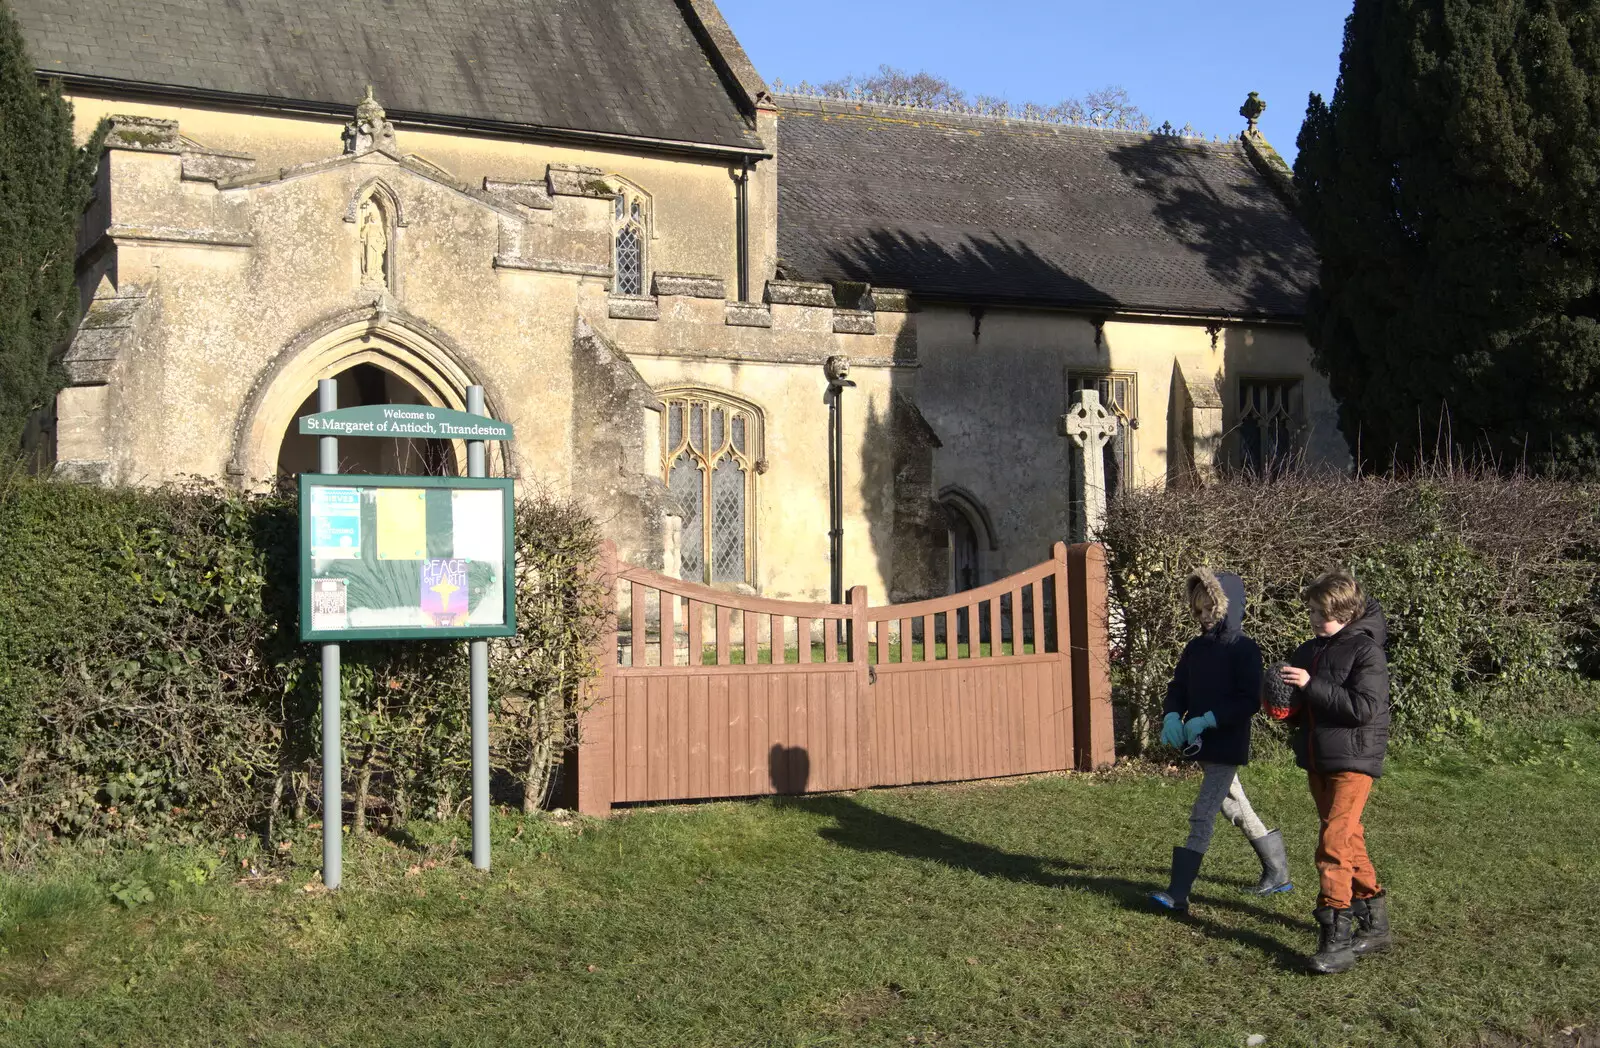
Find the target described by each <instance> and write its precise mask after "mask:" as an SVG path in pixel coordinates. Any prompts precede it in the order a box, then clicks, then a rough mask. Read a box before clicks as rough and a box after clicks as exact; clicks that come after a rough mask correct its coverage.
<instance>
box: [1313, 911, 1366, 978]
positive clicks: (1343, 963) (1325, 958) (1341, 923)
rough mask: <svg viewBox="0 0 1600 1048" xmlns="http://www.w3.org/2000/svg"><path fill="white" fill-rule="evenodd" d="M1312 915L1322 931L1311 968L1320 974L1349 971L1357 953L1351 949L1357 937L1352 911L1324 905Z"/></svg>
mask: <svg viewBox="0 0 1600 1048" xmlns="http://www.w3.org/2000/svg"><path fill="white" fill-rule="evenodd" d="M1311 915H1312V916H1313V917H1315V918H1316V919H1317V924H1318V925H1319V926H1320V929H1321V932H1322V937H1321V938H1320V939H1318V940H1317V952H1316V953H1314V954H1312V955H1311V960H1310V964H1311V970H1312V971H1314V972H1316V973H1318V974H1319V975H1332V974H1334V973H1335V972H1347V971H1349V970H1350V969H1351V967H1353V966H1354V965H1355V963H1356V955H1355V954H1354V953H1352V952H1351V950H1350V944H1351V942H1352V940H1353V939H1354V937H1355V930H1354V927H1353V925H1352V923H1351V920H1350V911H1349V910H1335V909H1333V908H1332V907H1328V906H1323V907H1320V908H1318V909H1316V910H1314V911H1312V914H1311Z"/></svg>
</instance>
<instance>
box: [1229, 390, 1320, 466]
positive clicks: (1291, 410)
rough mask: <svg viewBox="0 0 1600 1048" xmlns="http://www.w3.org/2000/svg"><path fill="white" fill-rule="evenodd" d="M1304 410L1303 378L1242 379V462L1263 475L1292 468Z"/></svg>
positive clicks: (1240, 451)
mask: <svg viewBox="0 0 1600 1048" xmlns="http://www.w3.org/2000/svg"><path fill="white" fill-rule="evenodd" d="M1303 413H1304V404H1303V402H1302V396H1301V387H1300V380H1299V379H1297V378H1274V379H1243V380H1241V381H1240V383H1239V464H1240V465H1242V466H1243V467H1244V468H1245V469H1246V470H1249V471H1250V472H1252V473H1256V474H1259V475H1261V476H1271V475H1273V474H1276V473H1281V472H1283V471H1284V470H1287V469H1289V468H1291V467H1292V466H1293V465H1294V458H1295V453H1296V441H1297V439H1298V437H1299V434H1300V423H1301V419H1302V418H1303V417H1304V414H1303Z"/></svg>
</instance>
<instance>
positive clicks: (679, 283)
mask: <svg viewBox="0 0 1600 1048" xmlns="http://www.w3.org/2000/svg"><path fill="white" fill-rule="evenodd" d="M723 286H724V285H723V282H722V278H721V277H714V276H710V275H708V274H704V273H657V274H656V275H655V279H654V281H653V283H652V290H653V293H654V294H657V295H685V296H688V297H689V298H727V297H728V296H727V293H726V292H725V291H724V290H723Z"/></svg>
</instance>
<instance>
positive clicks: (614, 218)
mask: <svg viewBox="0 0 1600 1048" xmlns="http://www.w3.org/2000/svg"><path fill="white" fill-rule="evenodd" d="M610 181H611V182H613V183H616V184H617V186H618V188H617V196H616V199H615V200H614V201H613V202H612V206H611V238H612V245H613V247H614V249H615V254H614V258H613V260H612V261H613V263H614V265H615V266H616V271H617V278H616V285H615V290H616V293H617V294H619V295H642V294H644V292H645V286H646V283H647V280H646V274H647V272H648V271H647V269H646V268H645V263H646V254H647V252H648V249H649V243H650V198H649V197H648V196H647V195H646V194H645V193H644V192H643V191H642V190H640V189H639V188H638V187H637V186H635V185H633V184H632V183H631V182H628V181H626V180H624V179H620V178H617V177H615V176H612V178H611V179H610Z"/></svg>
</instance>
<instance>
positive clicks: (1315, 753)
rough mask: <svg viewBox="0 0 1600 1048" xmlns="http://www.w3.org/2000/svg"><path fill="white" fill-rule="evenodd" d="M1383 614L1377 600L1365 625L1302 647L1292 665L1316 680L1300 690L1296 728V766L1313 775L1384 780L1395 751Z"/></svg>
mask: <svg viewBox="0 0 1600 1048" xmlns="http://www.w3.org/2000/svg"><path fill="white" fill-rule="evenodd" d="M1388 637H1389V631H1388V625H1387V623H1386V622H1385V621H1384V617H1383V608H1382V607H1380V606H1379V604H1378V602H1377V601H1375V600H1368V601H1367V608H1366V611H1364V612H1363V613H1362V615H1361V617H1360V618H1359V619H1356V620H1355V621H1354V622H1352V623H1350V624H1348V625H1347V626H1345V628H1344V629H1342V630H1340V631H1339V632H1338V633H1335V634H1334V635H1333V636H1331V637H1314V638H1312V639H1311V640H1308V641H1306V642H1305V643H1304V644H1302V645H1300V648H1299V650H1297V651H1296V652H1295V653H1294V657H1293V658H1291V659H1290V660H1289V662H1290V664H1291V665H1294V666H1298V667H1300V668H1301V669H1303V670H1305V671H1307V672H1308V673H1310V674H1311V680H1310V681H1308V682H1307V683H1306V686H1305V687H1303V688H1301V689H1300V694H1299V697H1300V700H1301V706H1300V709H1299V710H1298V711H1297V712H1296V713H1294V714H1293V715H1292V716H1291V717H1290V723H1291V724H1293V725H1294V726H1295V732H1294V755H1295V763H1297V764H1299V765H1300V767H1302V768H1304V769H1306V770H1307V771H1314V772H1335V771H1359V772H1363V773H1365V774H1367V775H1370V776H1372V777H1373V778H1375V779H1376V778H1377V777H1378V776H1380V775H1382V774H1383V755H1384V751H1385V750H1387V749H1388V747H1389V664H1388V662H1387V661H1386V660H1385V658H1384V654H1383V646H1384V643H1385V642H1386V641H1387V640H1388Z"/></svg>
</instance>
